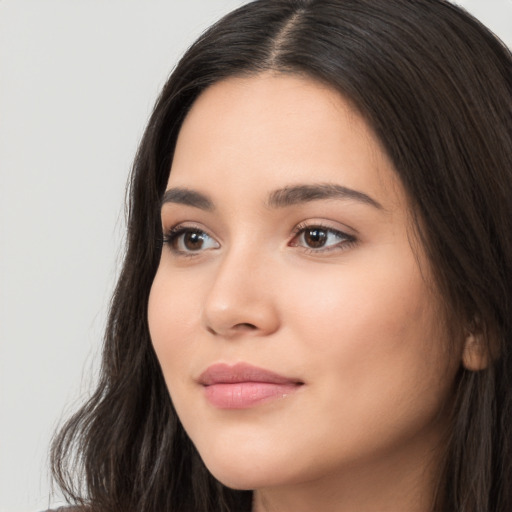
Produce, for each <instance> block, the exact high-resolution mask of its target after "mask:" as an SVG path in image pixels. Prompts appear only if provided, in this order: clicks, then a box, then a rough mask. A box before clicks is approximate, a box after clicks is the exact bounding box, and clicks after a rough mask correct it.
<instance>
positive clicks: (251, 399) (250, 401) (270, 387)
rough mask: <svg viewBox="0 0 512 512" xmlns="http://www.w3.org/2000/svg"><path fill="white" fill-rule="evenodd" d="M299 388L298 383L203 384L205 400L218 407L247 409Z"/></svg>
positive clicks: (282, 396)
mask: <svg viewBox="0 0 512 512" xmlns="http://www.w3.org/2000/svg"><path fill="white" fill-rule="evenodd" d="M298 388H299V385H298V384H294V383H289V384H275V383H270V382H236V383H219V384H211V385H209V386H205V388H204V393H205V395H206V398H207V400H208V401H209V402H210V403H211V404H212V405H214V406H215V407H219V408H220V409H247V408H249V407H253V406H255V405H258V404H261V403H264V402H268V401H270V400H278V399H280V398H285V397H286V396H288V395H290V394H291V393H293V392H294V391H296V390H297V389H298Z"/></svg>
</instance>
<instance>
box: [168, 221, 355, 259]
mask: <svg viewBox="0 0 512 512" xmlns="http://www.w3.org/2000/svg"><path fill="white" fill-rule="evenodd" d="M308 230H310V231H313V230H317V231H320V232H324V233H327V236H329V234H330V235H334V236H336V237H338V238H340V239H342V240H341V241H340V242H338V243H336V244H334V245H332V246H327V247H320V248H316V249H315V248H312V247H307V246H305V245H299V244H298V243H296V242H294V240H297V239H298V238H299V237H300V236H303V235H304V234H305V233H306V232H307V231H308ZM187 233H190V234H192V233H197V234H199V235H201V236H202V237H204V236H206V237H207V238H208V239H211V240H214V241H215V239H214V238H213V237H211V236H210V235H209V234H208V233H207V232H206V231H204V230H203V229H201V228H198V227H195V226H186V225H182V224H178V225H177V226H174V227H172V228H171V229H169V230H168V231H167V232H166V233H165V234H164V237H163V243H164V245H167V246H168V247H169V249H170V250H171V251H172V252H173V253H174V254H176V255H178V256H180V257H189V258H190V257H194V256H198V255H199V254H201V253H202V252H204V251H205V250H208V249H211V248H207V249H199V250H197V251H193V250H189V251H186V250H181V249H178V248H177V247H176V245H177V244H178V243H179V241H180V237H181V236H183V235H185V234H187ZM356 242H357V239H356V237H354V236H353V235H349V234H347V233H344V232H343V231H340V230H337V229H333V228H332V227H329V226H325V225H322V224H321V223H309V224H307V223H303V224H299V225H297V227H296V228H295V229H294V230H293V237H292V240H291V242H289V244H288V245H289V246H290V247H298V248H300V249H301V250H303V251H304V252H305V253H307V254H316V255H319V254H323V253H327V252H331V251H340V250H346V249H349V248H350V247H352V246H353V245H354V244H355V243H356ZM215 243H216V244H217V245H218V242H215ZM215 248H216V247H215Z"/></svg>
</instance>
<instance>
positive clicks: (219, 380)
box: [198, 363, 303, 386]
mask: <svg viewBox="0 0 512 512" xmlns="http://www.w3.org/2000/svg"><path fill="white" fill-rule="evenodd" d="M198 382H199V383H200V384H202V385H203V386H211V385H212V384H236V383H237V382H264V383H269V384H297V385H298V384H303V382H301V381H300V380H299V379H294V378H290V377H285V376H283V375H279V374H277V373H274V372H272V371H270V370H265V369H264V368H258V367H257V366H252V365H250V364H247V363H237V364H235V365H229V364H225V363H217V364H213V365H211V366H209V367H208V368H207V369H206V370H205V371H204V372H203V373H201V375H200V376H199V379H198Z"/></svg>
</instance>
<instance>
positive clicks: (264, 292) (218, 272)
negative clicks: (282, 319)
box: [203, 250, 279, 338]
mask: <svg viewBox="0 0 512 512" xmlns="http://www.w3.org/2000/svg"><path fill="white" fill-rule="evenodd" d="M250 252H251V251H243V250H238V251H234V250H233V251H230V253H229V254H227V255H226V257H225V258H224V259H223V260H222V261H221V262H219V264H218V266H217V267H216V269H215V273H214V276H213V280H212V283H211V288H210V289H209V292H208V294H207V296H206V298H205V302H204V307H203V323H204V325H205V327H206V329H207V330H208V331H209V332H210V333H212V334H214V335H217V336H222V337H224V338H234V337H237V336H242V335H253V336H268V335H269V334H272V333H273V332H275V331H276V330H277V329H278V328H279V315H278V310H277V304H276V293H275V287H274V286H272V285H273V274H272V271H271V265H269V263H268V261H267V262H266V261H265V260H264V258H263V257H262V256H261V255H258V254H254V252H252V254H249V253H250Z"/></svg>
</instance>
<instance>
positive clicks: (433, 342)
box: [148, 73, 462, 512]
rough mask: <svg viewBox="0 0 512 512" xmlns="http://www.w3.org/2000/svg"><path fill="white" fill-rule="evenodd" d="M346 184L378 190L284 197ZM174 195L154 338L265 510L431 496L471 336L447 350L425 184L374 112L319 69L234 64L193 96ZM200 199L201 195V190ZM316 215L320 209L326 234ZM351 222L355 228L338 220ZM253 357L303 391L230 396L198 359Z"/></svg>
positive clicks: (229, 479)
mask: <svg viewBox="0 0 512 512" xmlns="http://www.w3.org/2000/svg"><path fill="white" fill-rule="evenodd" d="M298 184H301V185H304V184H306V185H315V184H329V185H339V186H343V187H348V188H350V189H352V190H355V191H358V192H361V193H364V194H366V195H367V196H368V197H370V198H371V199H372V200H373V201H374V202H375V203H378V206H377V205H376V204H370V203H369V202H368V201H363V200H360V197H348V198H347V197H330V198H323V199H317V200H310V201H299V202H297V203H294V204H289V205H286V206H283V205H281V206H279V207H276V206H275V205H269V204H268V203H269V194H271V193H272V192H273V191H275V190H278V189H283V188H284V187H291V186H296V185H298ZM176 187H180V188H187V189H190V190H193V191H196V192H199V193H201V194H203V195H204V196H207V198H208V199H209V201H210V202H211V206H212V207H213V209H211V210H208V209H205V208H203V207H204V206H205V205H204V204H202V205H196V206H192V205H187V204H181V203H182V200H181V199H179V198H178V199H176V197H174V198H173V199H172V200H170V201H169V202H166V203H165V204H164V205H163V208H162V226H163V230H164V234H165V233H167V232H168V231H169V230H170V229H172V228H174V227H176V226H182V227H183V226H185V227H188V228H189V229H193V230H196V231H197V230H201V231H202V232H203V233H204V235H203V242H202V246H201V244H200V243H199V245H193V244H192V245H191V244H188V245H187V244H186V243H185V242H186V238H185V236H184V235H179V236H178V237H175V238H174V239H173V241H172V242H169V243H167V244H165V245H164V248H163V250H162V256H161V261H160V265H159V268H158V271H157V274H156V277H155V280H154V283H153V287H152V290H151V294H150V301H149V310H148V315H149V326H150V331H151V337H152V341H153V344H154V348H155V351H156V354H157V356H158V359H159V361H160V364H161V367H162V371H163V374H164V377H165V380H166V383H167V386H168V389H169V392H170V395H171V398H172V401H173V403H174V405H175V408H176V411H177V413H178V415H179V417H180V420H181V421H182V424H183V426H184V427H185V429H186V431H187V433H188V434H189V436H190V438H191V439H192V441H193V442H194V444H195V445H196V447H197V449H198V451H199V453H200V455H201V457H202V458H203V460H204V462H205V464H206V465H207V467H208V468H209V470H210V471H211V472H212V473H213V475H214V476H215V477H216V478H218V479H219V480H220V481H221V482H223V483H224V484H225V485H228V486H230V487H233V488H237V489H253V490H255V493H254V496H255V498H254V510H255V511H256V512H261V511H264V510H268V511H290V510H294V511H296V512H300V511H311V510H322V511H325V512H334V511H342V510H343V511H358V512H371V511H373V512H377V511H378V512H384V511H390V512H391V511H392V512H397V511H401V510H403V511H407V512H413V511H426V510H429V508H430V507H431V505H432V496H433V493H434V485H435V476H436V475H438V473H439V470H440V468H439V464H440V458H441V456H442V448H443V446H444V443H443V439H444V435H445V433H446V430H447V424H448V421H447V410H448V409H449V407H447V406H446V405H447V404H449V401H450V398H451V396H452V392H453V385H454V376H455V373H456V371H457V369H458V367H459V366H460V361H461V356H462V354H461V352H462V347H461V350H448V346H449V341H450V340H448V335H447V333H446V332H445V330H444V329H443V328H442V324H443V322H442V318H443V317H442V315H441V314H440V313H439V310H440V307H439V301H438V300H437V299H436V296H435V291H434V287H433V285H432V283H431V279H430V271H429V267H428V264H427V262H426V261H425V257H424V255H423V251H422V249H421V247H417V246H415V247H412V246H411V241H412V243H413V244H414V237H413V236H412V234H411V229H410V215H409V206H408V200H407V198H406V196H405V193H404V190H403V187H402V185H401V184H400V182H399V180H398V178H397V175H396V173H395V171H394V169H393V166H392V164H391V162H390V161H389V159H388V158H387V156H386V154H385V152H384V151H383V149H382V148H381V145H380V143H379V141H378V139H377V138H376V137H375V135H374V134H373V133H372V131H371V130H370V128H369V127H368V125H367V124H366V123H365V121H364V120H363V119H362V117H361V116H360V115H359V114H358V113H357V112H356V111H355V110H354V109H353V108H352V107H351V105H350V104H349V103H348V102H347V101H346V100H344V98H343V97H342V96H340V95H339V94H338V93H337V92H335V91H333V90H331V89H329V88H328V87H326V86H324V85H322V84H319V83H317V82H315V81H313V80H311V79H307V78H304V77H298V76H293V75H281V74H276V73H265V74H261V75H257V76H253V77H248V78H247V77H245V78H229V79H227V80H225V81H222V82H220V83H217V84H215V85H213V86H211V87H210V88H209V89H207V90H206V91H205V92H204V93H203V94H202V95H201V96H200V97H199V98H198V99H197V101H196V102H195V103H194V105H193V107H192V109H191V111H190V113H189V114H188V116H187V118H186V119H185V122H184V124H183V127H182V129H181V132H180V134H179V138H178V142H177V147H176V152H175V155H174V159H173V163H172V168H171V173H170V177H169V181H168V185H167V189H168V190H169V189H174V188H176ZM198 206H201V207H198ZM305 226H309V227H311V226H321V229H323V230H324V234H325V235H327V236H328V238H327V242H326V245H324V246H323V247H311V243H310V242H311V240H312V238H311V237H308V236H306V235H305V232H304V231H302V232H300V231H299V233H297V230H300V229H303V228H304V227H305ZM328 230H334V231H338V232H343V233H346V234H347V237H344V236H342V235H339V234H338V235H336V234H335V233H334V232H330V231H328ZM219 362H220V363H227V364H234V363H238V362H247V363H249V364H252V365H254V366H258V367H262V368H265V369H268V370H271V371H273V372H275V373H278V374H280V375H284V376H287V377H290V378H294V379H297V380H300V381H301V382H302V383H303V385H301V386H300V387H299V388H298V389H297V390H296V391H294V392H292V393H290V394H289V395H287V396H284V397H281V398H277V399H274V400H270V401H267V402H263V403H260V404H258V405H256V406H254V407H250V408H245V409H221V408H218V407H216V406H214V405H212V404H211V403H210V402H209V401H208V400H207V399H206V398H205V393H204V388H203V386H202V385H200V384H199V383H198V382H197V379H198V376H199V375H200V374H201V373H202V372H203V371H204V370H205V369H206V368H208V367H209V366H210V365H212V364H214V363H219Z"/></svg>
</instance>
